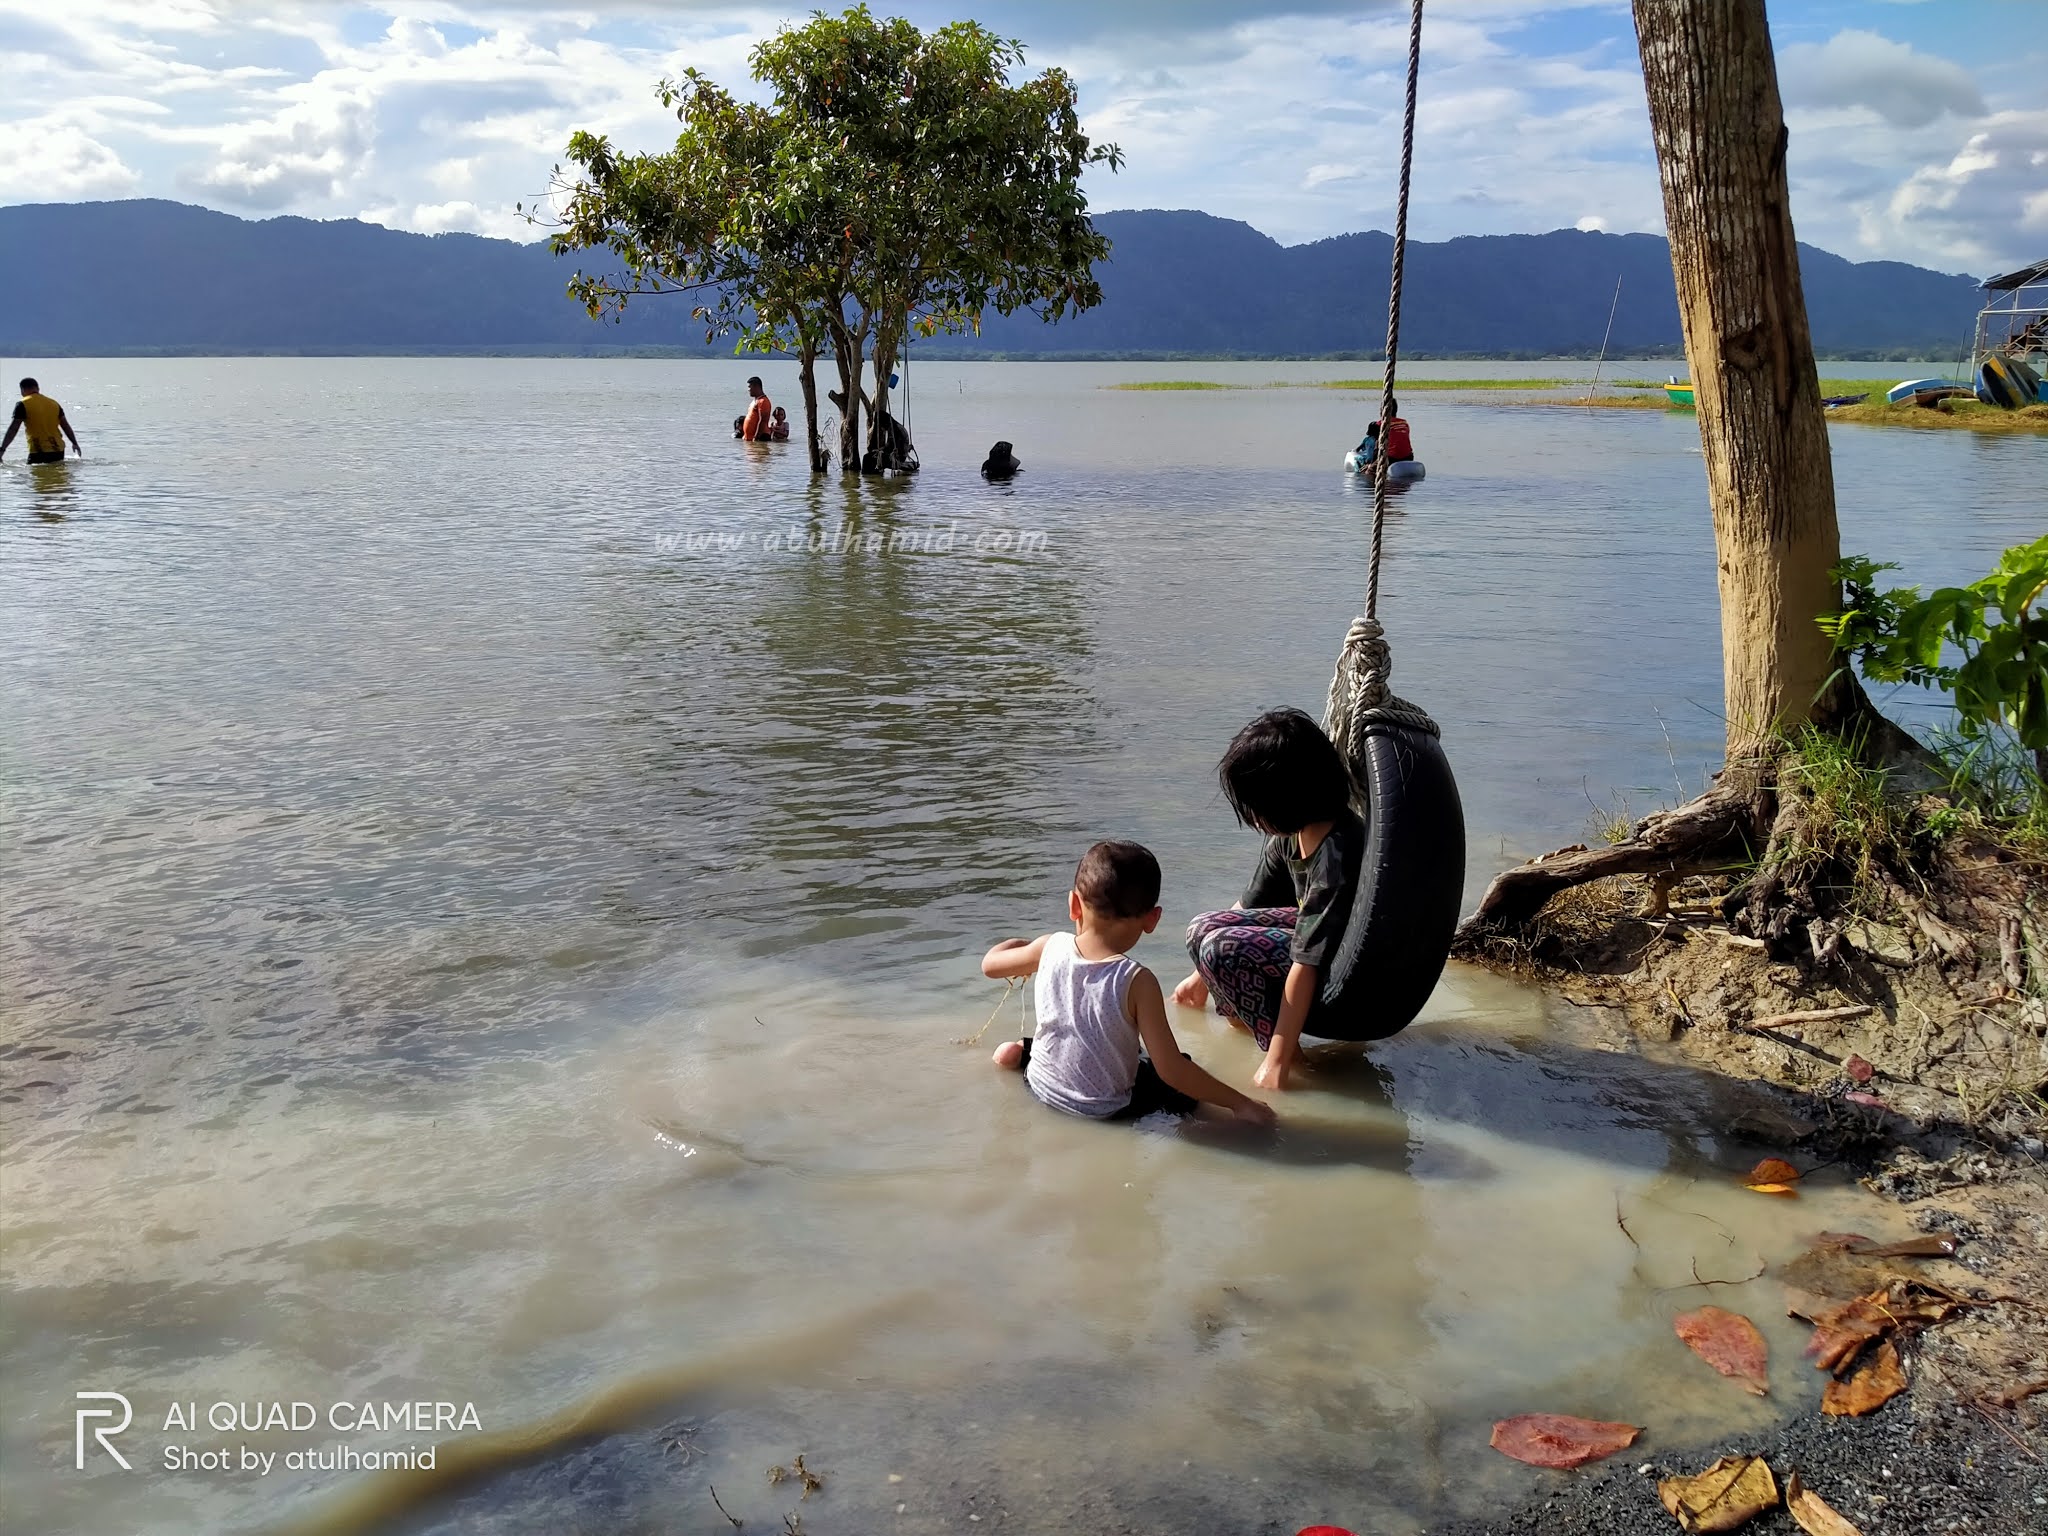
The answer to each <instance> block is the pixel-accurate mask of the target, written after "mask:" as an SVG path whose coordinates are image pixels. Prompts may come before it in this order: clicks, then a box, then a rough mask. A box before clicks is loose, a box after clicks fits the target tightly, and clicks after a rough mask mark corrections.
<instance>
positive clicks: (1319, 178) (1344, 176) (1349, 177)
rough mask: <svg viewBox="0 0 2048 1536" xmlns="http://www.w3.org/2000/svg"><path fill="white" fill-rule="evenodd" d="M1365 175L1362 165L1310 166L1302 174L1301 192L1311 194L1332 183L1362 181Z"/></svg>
mask: <svg viewBox="0 0 2048 1536" xmlns="http://www.w3.org/2000/svg"><path fill="white" fill-rule="evenodd" d="M1365 175H1366V170H1365V167H1364V166H1362V165H1312V166H1310V167H1309V168H1308V169H1307V170H1306V171H1305V172H1303V173H1302V178H1301V185H1302V190H1303V191H1305V192H1313V191H1314V190H1315V189H1316V188H1317V187H1327V186H1328V185H1330V183H1331V182H1333V181H1363V180H1364V179H1365Z"/></svg>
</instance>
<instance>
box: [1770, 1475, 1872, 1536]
mask: <svg viewBox="0 0 2048 1536" xmlns="http://www.w3.org/2000/svg"><path fill="white" fill-rule="evenodd" d="M1785 1508H1786V1509H1787V1510H1789V1511H1790V1512H1791V1515H1792V1518H1793V1519H1794V1520H1796V1521H1798V1522H1799V1529H1801V1530H1802V1531H1804V1532H1806V1536H1863V1533H1862V1532H1861V1531H1859V1530H1857V1529H1856V1527H1855V1526H1853V1525H1851V1524H1850V1523H1849V1522H1848V1521H1846V1520H1844V1519H1843V1518H1842V1517H1841V1516H1840V1515H1839V1514H1837V1513H1836V1512H1835V1511H1834V1509H1833V1508H1832V1507H1831V1506H1830V1505H1829V1504H1828V1501H1827V1500H1826V1499H1823V1498H1822V1497H1821V1496H1820V1495H1819V1494H1817V1493H1815V1492H1814V1491H1813V1490H1812V1489H1811V1488H1806V1487H1802V1486H1801V1485H1800V1482H1799V1474H1798V1473H1797V1472H1794V1473H1793V1474H1792V1475H1791V1476H1790V1477H1788V1478H1786V1479H1785Z"/></svg>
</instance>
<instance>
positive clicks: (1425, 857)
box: [1302, 726, 1465, 1040]
mask: <svg viewBox="0 0 2048 1536" xmlns="http://www.w3.org/2000/svg"><path fill="white" fill-rule="evenodd" d="M1366 752H1367V756H1366V761H1365V762H1364V763H1363V764H1362V765H1359V766H1360V767H1361V768H1362V770H1363V775H1362V776H1363V780H1364V786H1365V790H1366V801H1367V808H1366V813H1365V817H1366V838H1365V855H1364V858H1363V859H1362V860H1361V862H1360V866H1359V871H1358V892H1357V895H1356V896H1355V897H1354V898H1353V903H1352V908H1351V921H1350V922H1349V923H1348V924H1347V925H1346V927H1345V929H1344V938H1343V941H1342V942H1341V943H1340V944H1339V945H1338V946H1337V954H1336V958H1335V959H1333V960H1332V961H1331V963H1330V969H1329V974H1328V975H1326V976H1325V977H1324V978H1323V989H1322V992H1321V994H1320V995H1319V996H1318V997H1317V998H1316V1001H1315V1003H1314V1004H1313V1005H1312V1006H1311V1007H1310V1009H1309V1015H1308V1020H1307V1023H1306V1024H1305V1025H1304V1026H1303V1028H1302V1033H1303V1034H1307V1035H1314V1036H1317V1037H1319V1038H1321V1039H1324V1040H1384V1039H1386V1038H1387V1036H1389V1035H1394V1034H1399V1033H1400V1032H1401V1031H1402V1030H1404V1029H1406V1028H1407V1027H1408V1025H1409V1024H1410V1023H1412V1022H1413V1021H1414V1019H1415V1016H1416V1015H1417V1014H1418V1013H1420V1012H1421V1011H1422V1007H1423V1004H1425V1003H1427V1002H1428V1001H1429V995H1430V993H1432V992H1434V991H1435V990H1436V984H1437V978H1438V977H1440V976H1442V975H1443V970H1444V962H1445V961H1446V960H1448V959H1449V958H1450V953H1451V935H1452V934H1453V933H1454V932H1455V931H1456V929H1457V926H1458V910H1459V908H1460V907H1461V906H1462V905H1463V904H1464V900H1465V808H1464V805H1463V803H1462V802H1461V801H1460V800H1459V798H1458V783H1457V780H1456V779H1454V778H1453V777H1452V776H1451V764H1450V760H1449V759H1448V758H1446V757H1445V756H1444V750H1443V745H1442V743H1440V742H1439V741H1438V740H1437V739H1436V738H1435V737H1434V736H1431V735H1428V734H1426V733H1425V732H1421V731H1412V730H1408V729H1405V728H1403V727H1400V726H1381V727H1376V728H1375V729H1374V730H1373V732H1372V734H1371V735H1370V736H1369V737H1368V738H1367V742H1366Z"/></svg>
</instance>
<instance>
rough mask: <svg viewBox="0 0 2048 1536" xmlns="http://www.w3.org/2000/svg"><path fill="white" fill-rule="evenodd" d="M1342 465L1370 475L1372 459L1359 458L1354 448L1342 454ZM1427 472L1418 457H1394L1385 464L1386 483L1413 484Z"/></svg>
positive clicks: (1355, 471)
mask: <svg viewBox="0 0 2048 1536" xmlns="http://www.w3.org/2000/svg"><path fill="white" fill-rule="evenodd" d="M1344 467H1345V468H1346V469H1348V470H1350V471H1351V473H1352V474H1354V475H1370V474H1371V473H1372V460H1371V459H1361V458H1360V457H1359V456H1358V450H1357V449H1356V448H1354V449H1352V450H1351V451H1350V452H1349V453H1347V454H1345V455H1344ZM1428 473H1429V471H1428V470H1426V469H1424V468H1423V467H1422V460H1420V459H1396V460H1394V462H1393V463H1391V464H1389V465H1388V466H1387V484H1389V485H1413V484H1415V483H1416V482H1417V481H1418V480H1420V479H1422V477H1423V476H1424V475H1426V474H1428Z"/></svg>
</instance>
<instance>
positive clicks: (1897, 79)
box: [1778, 29, 1985, 128]
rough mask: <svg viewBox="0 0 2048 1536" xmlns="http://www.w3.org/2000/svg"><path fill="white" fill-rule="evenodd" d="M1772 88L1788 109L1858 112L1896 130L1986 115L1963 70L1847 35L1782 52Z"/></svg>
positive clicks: (1866, 35) (1887, 42) (1872, 38)
mask: <svg viewBox="0 0 2048 1536" xmlns="http://www.w3.org/2000/svg"><path fill="white" fill-rule="evenodd" d="M1778 88H1779V92H1780V94H1781V95H1782V96H1783V97H1784V99H1785V104H1786V105H1787V106H1788V107H1809V106H1810V107H1842V108H1854V109H1861V110H1863V111H1865V112H1868V113H1869V114H1870V115H1872V116H1873V117H1876V118H1878V119H1880V120H1881V121H1883V122H1887V123H1893V124H1896V125H1898V126H1899V127H1902V128H1922V127H1925V126H1926V125H1927V124H1929V123H1931V122H1933V121H1934V120H1935V119H1936V118H1938V117H1942V116H1944V115H1946V116H1952V117H1962V118H1971V117H1982V116H1983V115H1984V112H1985V107H1984V96H1983V93H1982V92H1981V91H1980V90H1979V89H1978V87H1977V82H1976V80H1975V79H1974V78H1973V77H1972V76H1971V74H1970V72H1969V71H1968V70H1966V69H1964V68H1963V66H1962V65H1960V64H1957V63H1955V62H1954V61H1953V60H1950V59H1942V58H1936V57H1934V56H1933V55H1932V54H1925V53H1920V52H1917V51H1915V50H1914V49H1912V48H1910V47H1908V46H1907V45H1906V44H1904V43H1895V42H1893V41H1892V40H1891V39H1889V38H1885V37H1880V36H1878V35H1877V34H1876V33H1875V32H1862V31H1857V30H1854V29H1851V30H1849V31H1845V32H1837V33H1836V34H1835V35H1834V36H1833V37H1831V38H1829V39H1828V40H1827V41H1826V42H1825V43H1794V44H1793V45H1792V46H1791V47H1789V48H1786V49H1785V50H1784V51H1783V52H1781V53H1780V54H1779V55H1778Z"/></svg>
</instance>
